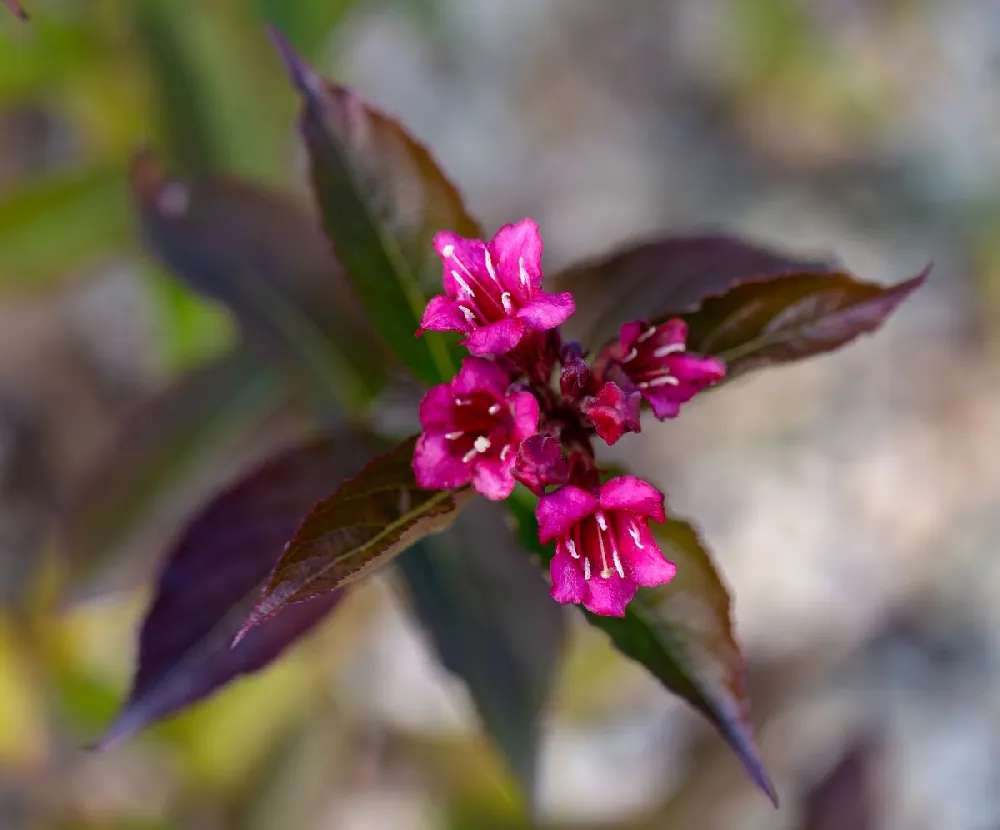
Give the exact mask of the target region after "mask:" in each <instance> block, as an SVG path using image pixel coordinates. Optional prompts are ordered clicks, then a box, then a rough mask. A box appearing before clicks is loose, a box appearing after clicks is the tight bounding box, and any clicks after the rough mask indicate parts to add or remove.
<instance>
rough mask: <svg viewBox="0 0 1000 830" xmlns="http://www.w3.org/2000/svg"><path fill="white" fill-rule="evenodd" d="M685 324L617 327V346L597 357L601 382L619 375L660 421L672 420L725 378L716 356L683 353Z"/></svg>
mask: <svg viewBox="0 0 1000 830" xmlns="http://www.w3.org/2000/svg"><path fill="white" fill-rule="evenodd" d="M686 339H687V324H686V323H685V322H684V321H683V320H678V319H674V320H668V321H667V322H666V323H661V324H660V325H658V326H651V325H650V324H649V323H646V322H641V321H635V322H632V323H626V324H625V325H623V326H622V327H621V331H620V333H619V338H618V341H617V342H616V343H613V344H612V345H611V346H609V347H608V348H607V349H606V350H605V352H604V353H603V354H602V355H601V356H600V357H598V359H597V361H596V367H599V368H598V371H600V372H601V373H602V375H603V376H604V377H605V378H608V376H609V374H612V375H613V377H612V378H610V379H614V380H616V381H618V382H619V383H620V378H621V376H622V375H624V376H625V377H627V378H628V380H629V381H631V383H633V384H635V387H636V388H637V389H638V390H639V392H640V393H642V397H644V398H645V399H646V400H647V401H649V404H650V406H652V408H653V414H654V415H656V417H657V418H659V419H660V420H661V421H662V420H663V419H664V418H675V417H676V416H677V413H678V412H680V408H681V404H682V403H686V402H687V401H689V400H691V398H693V397H694V396H695V395H696V394H697V393H698V392H700V391H701V390H702V389H704V388H705V387H706V386H710V385H711V384H713V383H716V382H717V381H720V380H722V378H724V377H725V376H726V365H725V364H724V363H723V362H722V361H721V360H719V359H718V358H716V357H702V356H701V355H695V354H690V353H689V352H687V351H685V347H684V343H685V340H686Z"/></svg>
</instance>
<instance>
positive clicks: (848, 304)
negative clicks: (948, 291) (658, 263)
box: [681, 267, 930, 378]
mask: <svg viewBox="0 0 1000 830" xmlns="http://www.w3.org/2000/svg"><path fill="white" fill-rule="evenodd" d="M929 270H930V268H929V267H928V268H927V269H925V270H924V271H923V272H921V273H920V274H918V275H917V276H915V277H912V278H910V279H908V280H906V281H904V282H901V283H897V284H896V285H893V286H888V287H886V286H881V285H876V284H875V283H870V282H861V281H860V280H857V279H855V278H854V277H852V276H851V275H850V274H846V273H825V274H823V273H797V274H791V275H788V276H783V277H774V278H769V279H760V280H753V281H750V282H745V283H743V284H741V285H738V286H736V287H735V288H733V289H731V290H729V291H727V292H725V293H724V294H722V295H720V296H717V297H711V298H709V299H707V300H705V301H704V303H702V305H701V307H700V308H698V310H697V311H694V312H692V313H690V314H684V315H681V316H682V317H683V319H684V320H686V321H687V324H688V339H687V346H688V349H690V350H691V351H693V352H698V353H701V354H711V355H716V356H718V357H721V358H722V359H723V360H724V361H726V366H727V376H728V377H730V378H731V377H734V376H735V375H737V374H740V373H741V372H745V371H747V370H749V369H753V368H757V367H760V366H765V365H768V364H774V363H787V362H790V361H793V360H801V359H803V358H806V357H811V356H813V355H817V354H822V353H823V352H829V351H832V350H834V349H837V348H839V347H840V346H843V345H845V344H846V343H849V342H850V341H851V340H853V339H854V338H856V337H858V336H859V335H861V334H866V333H868V332H872V331H874V330H875V329H877V328H878V327H879V326H880V325H881V324H882V323H883V322H884V321H885V319H886V318H887V317H888V316H889V315H890V314H891V313H892V312H893V311H894V310H895V309H896V307H897V306H898V305H899V304H900V303H901V302H903V300H905V299H906V298H907V297H908V296H909V295H910V294H911V293H913V291H915V290H916V289H917V288H918V287H920V286H921V285H923V283H924V281H925V280H926V279H927V274H928V272H929Z"/></svg>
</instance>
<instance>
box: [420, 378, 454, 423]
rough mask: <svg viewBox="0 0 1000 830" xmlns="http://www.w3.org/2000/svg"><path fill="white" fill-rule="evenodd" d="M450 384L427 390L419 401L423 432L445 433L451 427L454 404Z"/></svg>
mask: <svg viewBox="0 0 1000 830" xmlns="http://www.w3.org/2000/svg"><path fill="white" fill-rule="evenodd" d="M450 387H451V384H448V383H442V384H440V385H438V386H433V387H431V388H430V389H428V390H427V394H426V395H424V397H423V399H422V400H421V401H420V426H421V427H422V428H423V429H424V431H425V432H447V431H448V430H449V429H450V427H451V419H452V411H451V409H452V406H453V405H454V403H455V396H454V393H453V392H452V391H451V388H450Z"/></svg>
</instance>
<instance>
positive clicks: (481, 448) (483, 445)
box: [472, 435, 490, 452]
mask: <svg viewBox="0 0 1000 830" xmlns="http://www.w3.org/2000/svg"><path fill="white" fill-rule="evenodd" d="M472 446H473V448H474V449H475V451H476V452H486V450H488V449H489V448H490V439H489V438H487V437H486V436H485V435H480V436H479V437H478V438H477V439H476V440H475V441H474V442H473V444H472Z"/></svg>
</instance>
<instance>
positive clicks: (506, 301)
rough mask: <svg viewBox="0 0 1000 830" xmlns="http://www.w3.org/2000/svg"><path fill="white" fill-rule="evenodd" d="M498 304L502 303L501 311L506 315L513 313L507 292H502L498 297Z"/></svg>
mask: <svg viewBox="0 0 1000 830" xmlns="http://www.w3.org/2000/svg"><path fill="white" fill-rule="evenodd" d="M500 302H501V303H503V310H504V311H505V312H507V314H513V313H514V306H513V304H512V303H511V301H510V292H509V291H504V292H503V294H501V295H500Z"/></svg>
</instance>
